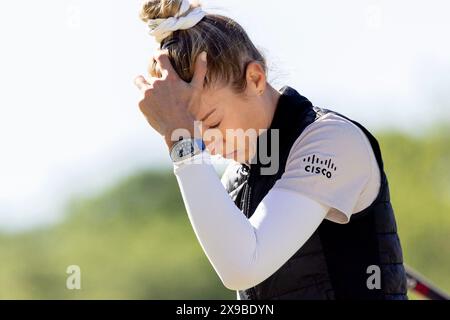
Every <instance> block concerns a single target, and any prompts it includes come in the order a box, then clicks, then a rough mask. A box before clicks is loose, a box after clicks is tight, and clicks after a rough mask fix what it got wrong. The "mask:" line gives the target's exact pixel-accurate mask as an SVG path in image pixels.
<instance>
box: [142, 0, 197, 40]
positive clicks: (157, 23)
mask: <svg viewBox="0 0 450 320" xmlns="http://www.w3.org/2000/svg"><path fill="white" fill-rule="evenodd" d="M190 7H191V4H190V2H189V0H183V2H182V4H181V7H180V11H178V13H177V14H176V15H175V16H174V17H170V18H167V19H151V20H149V21H148V27H149V28H150V35H151V36H153V37H155V39H156V42H158V43H161V42H162V41H163V40H164V39H165V38H167V37H168V36H170V35H171V34H172V33H173V32H174V31H177V30H186V29H190V28H192V27H193V26H195V25H196V24H197V23H199V22H200V21H201V20H202V19H203V18H204V17H205V16H206V12H205V11H203V10H202V8H200V7H198V8H195V9H194V10H192V11H191V12H189V14H187V15H186V16H185V17H181V16H182V15H183V14H185V13H186V12H187V11H189V9H190Z"/></svg>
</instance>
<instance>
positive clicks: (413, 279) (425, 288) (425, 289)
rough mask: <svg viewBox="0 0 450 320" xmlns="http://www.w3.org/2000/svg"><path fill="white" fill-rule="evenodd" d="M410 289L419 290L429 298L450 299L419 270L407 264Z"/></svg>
mask: <svg viewBox="0 0 450 320" xmlns="http://www.w3.org/2000/svg"><path fill="white" fill-rule="evenodd" d="M405 268H406V275H407V278H408V289H409V290H412V291H415V292H417V293H418V294H420V295H421V296H423V297H425V298H427V299H429V300H450V296H449V295H448V294H446V293H445V292H443V291H442V290H440V289H438V288H437V287H436V286H434V285H433V284H432V283H431V282H430V281H428V280H426V279H425V278H424V277H423V276H422V275H420V274H419V273H418V272H416V271H414V270H413V269H411V268H410V267H408V266H406V267H405Z"/></svg>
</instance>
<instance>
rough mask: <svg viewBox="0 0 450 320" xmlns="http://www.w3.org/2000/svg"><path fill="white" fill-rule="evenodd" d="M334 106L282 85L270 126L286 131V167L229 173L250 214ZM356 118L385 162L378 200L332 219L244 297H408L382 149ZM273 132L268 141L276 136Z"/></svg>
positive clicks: (231, 187) (235, 195) (233, 192)
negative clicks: (377, 280)
mask: <svg viewBox="0 0 450 320" xmlns="http://www.w3.org/2000/svg"><path fill="white" fill-rule="evenodd" d="M330 112H332V111H329V110H325V109H320V108H317V107H314V106H313V105H312V104H311V102H309V101H308V100H307V99H306V98H305V97H302V96H301V95H300V94H298V93H297V92H296V91H295V90H294V89H292V88H290V87H285V88H283V89H282V95H281V97H280V100H279V102H278V106H277V110H276V112H275V116H274V119H273V122H272V125H271V128H270V129H269V131H268V133H270V130H271V129H278V130H279V137H280V143H279V157H280V158H279V161H280V167H279V170H278V172H277V173H276V174H274V175H261V170H260V169H261V167H262V164H261V163H260V162H257V163H256V164H252V165H251V166H246V165H238V166H235V167H232V168H231V169H229V170H227V172H226V173H225V179H226V181H227V184H226V187H227V191H228V193H229V194H230V196H231V197H232V199H233V201H234V202H235V203H236V205H237V206H238V207H239V208H240V209H241V210H242V212H243V214H245V215H246V216H247V217H251V216H252V214H253V213H254V211H255V210H256V207H257V206H258V204H259V203H260V202H261V201H262V199H263V198H264V197H265V196H266V194H267V193H268V192H269V191H270V189H272V187H273V186H274V184H275V182H276V181H277V180H279V179H280V178H281V176H282V174H283V173H284V170H285V166H286V161H287V159H288V155H289V151H290V150H291V148H292V146H293V144H294V142H295V141H296V140H297V138H298V137H299V136H300V135H301V133H302V132H303V130H304V129H305V128H306V127H307V126H309V125H310V124H312V123H313V122H315V121H316V120H317V119H318V118H319V117H320V116H322V115H324V114H326V113H330ZM352 122H353V123H354V124H355V125H357V126H358V127H359V128H360V129H361V130H362V131H363V132H364V133H365V134H366V136H367V137H368V139H369V141H370V143H371V146H372V148H373V151H374V153H375V156H376V159H377V162H378V165H379V168H380V172H381V188H380V192H379V194H378V197H377V199H376V200H375V201H374V202H373V204H372V205H371V206H370V207H368V208H367V209H365V210H364V211H362V212H360V213H357V214H354V215H353V216H352V218H351V220H350V222H349V223H348V224H345V225H341V224H337V223H333V222H331V221H328V220H324V221H323V223H322V224H321V225H320V227H319V228H318V230H317V231H316V232H315V233H314V234H313V235H312V237H311V238H310V239H309V240H308V241H307V242H306V244H305V245H303V247H302V248H300V249H299V250H298V251H297V252H296V253H295V254H294V255H293V256H292V257H291V258H290V259H289V260H288V261H287V262H286V263H285V264H284V265H283V266H282V267H281V268H280V269H279V270H278V271H276V272H275V273H274V274H273V275H272V276H270V277H269V278H268V279H267V280H265V281H263V282H262V283H260V284H259V285H257V286H256V287H254V288H250V289H248V290H244V291H239V295H240V297H241V299H242V300H270V299H288V300H293V299H302V300H329V299H353V300H354V299H381V300H386V299H388V300H397V299H399V300H400V299H401V300H403V299H407V295H406V273H405V269H404V267H403V258H402V249H401V246H400V240H399V238H398V235H397V227H396V222H395V217H394V212H393V209H392V205H391V202H390V196H389V187H388V181H387V178H386V174H385V173H384V169H383V160H382V157H381V152H380V147H379V145H378V142H377V140H376V139H375V138H374V137H373V136H372V135H371V134H370V133H369V132H368V131H367V130H366V129H365V128H364V127H363V126H362V125H360V124H359V123H357V122H354V121H352ZM270 136H271V135H270V134H268V135H267V136H266V139H269V140H270ZM269 145H270V144H269ZM342 196H345V195H342ZM370 266H378V267H379V270H380V271H381V272H380V274H381V289H372V290H370V289H369V288H368V285H367V281H368V279H369V277H370V276H371V275H372V272H373V271H372V270H368V268H369V267H370Z"/></svg>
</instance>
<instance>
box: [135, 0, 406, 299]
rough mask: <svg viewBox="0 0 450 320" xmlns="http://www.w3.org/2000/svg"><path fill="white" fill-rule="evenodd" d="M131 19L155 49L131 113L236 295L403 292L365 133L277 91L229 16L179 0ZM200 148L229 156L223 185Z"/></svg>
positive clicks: (380, 177) (379, 295) (378, 161)
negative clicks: (157, 147)
mask: <svg viewBox="0 0 450 320" xmlns="http://www.w3.org/2000/svg"><path fill="white" fill-rule="evenodd" d="M141 18H142V19H143V20H144V21H145V22H146V23H147V24H148V26H149V27H150V34H151V35H152V36H154V37H155V39H156V41H157V42H159V43H160V45H161V47H160V48H161V51H159V52H158V54H157V55H156V56H155V57H154V60H153V63H151V64H150V70H149V73H150V77H149V79H147V80H146V79H145V78H144V77H142V76H140V77H138V78H137V79H136V85H137V86H138V87H139V88H140V90H141V91H142V93H143V95H144V98H143V99H142V101H141V102H140V109H141V111H142V112H143V113H144V115H145V116H146V118H147V120H148V121H149V123H150V124H151V125H152V127H153V128H155V129H156V130H157V131H158V132H159V133H160V134H161V135H162V136H163V137H164V138H165V140H166V142H167V145H168V147H169V150H171V156H172V159H173V160H174V171H175V175H176V177H177V179H178V183H179V186H180V189H181V193H182V195H183V199H184V202H185V205H186V209H187V212H188V215H189V219H190V221H191V223H192V226H193V229H194V231H195V233H196V236H197V238H198V240H199V242H200V244H201V246H202V248H203V250H204V251H205V253H206V255H207V256H208V259H209V260H210V262H211V264H212V265H213V267H214V269H215V270H216V272H217V274H218V275H219V277H220V278H221V280H222V281H223V283H224V285H225V286H226V287H227V288H229V289H231V290H237V291H238V298H239V299H264V300H266V299H406V298H407V296H406V277H405V271H404V268H403V261H402V249H401V246H400V241H399V238H398V236H397V231H396V223H395V218H394V214H393V210H392V206H391V203H390V199H389V188H388V182H387V179H386V175H385V173H384V170H383V161H382V158H381V153H380V149H379V146H378V143H377V141H376V139H375V138H374V137H373V136H372V135H371V134H370V133H369V132H368V131H367V130H366V129H365V128H364V127H363V126H361V125H360V124H358V123H357V122H354V121H351V120H349V119H347V118H346V117H344V116H342V115H339V114H337V113H335V112H332V111H329V110H325V109H320V108H316V107H313V105H312V104H311V102H309V101H308V100H307V99H306V98H305V97H303V96H301V95H300V94H299V93H298V92H297V91H296V90H294V89H293V88H290V87H284V88H283V89H281V90H280V91H277V90H276V89H274V88H273V87H272V86H271V85H270V84H269V83H267V77H266V74H267V67H266V62H265V60H264V58H263V57H262V55H261V53H260V52H259V51H258V50H257V49H256V47H255V46H254V45H253V43H252V42H251V40H250V39H249V37H248V36H247V34H246V32H245V31H244V30H243V29H242V27H241V26H240V25H239V24H237V23H236V22H235V21H233V20H232V19H229V18H227V17H224V16H220V15H212V14H207V13H206V12H204V11H203V9H202V8H201V7H200V6H199V5H192V4H190V3H189V1H187V0H183V1H182V0H160V1H158V0H152V1H146V2H145V3H144V5H143V8H142V12H141ZM199 122H200V124H199ZM211 132H213V134H212V133H211ZM230 132H231V133H234V134H230ZM242 132H244V133H246V132H250V133H251V132H258V134H257V135H254V134H253V135H252V134H248V135H247V134H245V135H244V136H239V134H236V133H242ZM199 134H201V135H200V136H199ZM202 138H203V139H202ZM224 144H225V145H226V147H225V148H224V147H223V145H224ZM205 146H206V147H205ZM262 149H265V151H266V152H260V151H261V150H262ZM209 154H221V155H223V156H224V157H227V158H230V159H234V160H236V164H234V165H231V166H230V167H229V168H228V169H227V171H226V172H225V174H224V176H223V178H222V183H221V181H220V179H219V178H218V177H217V175H216V172H215V171H214V169H213V167H212V166H211V164H210V163H209ZM264 155H270V156H269V160H270V161H267V157H264Z"/></svg>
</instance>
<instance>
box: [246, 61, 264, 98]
mask: <svg viewBox="0 0 450 320" xmlns="http://www.w3.org/2000/svg"><path fill="white" fill-rule="evenodd" d="M246 79H247V89H246V90H247V93H248V94H249V95H251V96H255V95H256V96H262V95H263V94H264V92H265V91H266V87H267V77H266V72H265V71H264V69H263V67H262V66H261V65H260V64H259V63H258V62H255V61H252V62H250V63H249V64H248V65H247V71H246Z"/></svg>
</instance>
